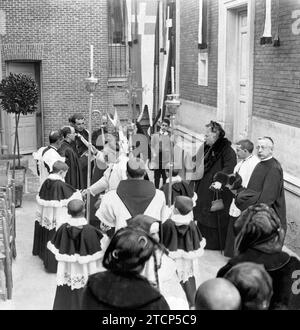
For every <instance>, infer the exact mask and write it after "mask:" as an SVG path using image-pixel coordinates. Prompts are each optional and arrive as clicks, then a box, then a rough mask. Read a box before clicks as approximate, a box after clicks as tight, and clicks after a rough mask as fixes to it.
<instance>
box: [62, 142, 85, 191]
mask: <svg viewBox="0 0 300 330" xmlns="http://www.w3.org/2000/svg"><path fill="white" fill-rule="evenodd" d="M58 153H59V154H60V155H61V156H62V157H66V164H67V165H68V166H69V170H68V172H67V175H66V177H65V181H66V182H67V183H69V184H70V185H71V186H72V187H74V188H75V189H83V188H84V180H83V174H82V170H81V165H80V162H79V158H78V156H77V153H76V151H75V150H74V149H73V147H72V146H71V145H70V143H68V142H67V141H63V143H62V145H61V147H60V148H59V149H58Z"/></svg>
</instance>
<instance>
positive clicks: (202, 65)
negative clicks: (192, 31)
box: [198, 52, 208, 86]
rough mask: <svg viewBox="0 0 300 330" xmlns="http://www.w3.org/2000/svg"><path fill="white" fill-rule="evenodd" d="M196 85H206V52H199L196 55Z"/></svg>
mask: <svg viewBox="0 0 300 330" xmlns="http://www.w3.org/2000/svg"><path fill="white" fill-rule="evenodd" d="M198 85H200V86H208V54H207V52H203V53H202V52H200V53H199V55H198Z"/></svg>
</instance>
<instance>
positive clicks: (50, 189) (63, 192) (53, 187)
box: [39, 179, 76, 201]
mask: <svg viewBox="0 0 300 330" xmlns="http://www.w3.org/2000/svg"><path fill="white" fill-rule="evenodd" d="M75 192H76V189H74V188H73V187H72V186H71V185H69V184H68V183H66V182H63V181H62V180H52V179H46V180H45V181H44V183H43V184H42V186H41V189H40V191H39V198H40V199H42V200H44V201H61V200H66V199H69V198H70V197H71V196H72V195H73V194H74V193H75Z"/></svg>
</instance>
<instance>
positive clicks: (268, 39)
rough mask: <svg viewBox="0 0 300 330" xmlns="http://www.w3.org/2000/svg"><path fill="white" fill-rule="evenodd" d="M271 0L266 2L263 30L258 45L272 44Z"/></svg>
mask: <svg viewBox="0 0 300 330" xmlns="http://www.w3.org/2000/svg"><path fill="white" fill-rule="evenodd" d="M271 14H272V0H266V16H265V28H264V33H263V36H262V37H261V38H260V44H261V45H264V44H271V43H272V15H271Z"/></svg>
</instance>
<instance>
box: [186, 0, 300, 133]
mask: <svg viewBox="0 0 300 330" xmlns="http://www.w3.org/2000/svg"><path fill="white" fill-rule="evenodd" d="M274 4H275V1H274V2H273V6H272V26H273V29H272V34H273V37H274V36H275V32H276V31H275V23H276V20H277V12H276V6H275V5H274ZM279 4H280V9H279V13H280V14H279V37H280V42H281V45H280V47H273V45H260V37H261V36H262V34H263V30H264V19H265V0H256V1H255V42H254V44H255V46H254V76H253V84H254V90H253V115H254V116H258V117H260V118H264V119H268V120H272V121H275V122H279V123H283V124H287V125H291V126H296V127H300V111H299V105H300V66H299V63H300V34H299V35H296V34H294V33H293V32H292V24H293V23H295V21H296V19H295V18H294V19H293V18H292V13H293V11H295V10H300V3H299V1H297V0H280V1H279ZM198 6H199V1H197V0H187V1H186V0H181V1H180V25H181V27H180V34H181V35H180V96H181V98H183V99H185V100H188V101H193V102H197V103H201V104H205V105H209V106H212V107H217V88H218V86H217V71H218V15H219V13H218V10H219V8H218V1H217V0H208V86H207V87H204V86H199V85H198V64H197V63H198V53H199V50H198V48H197V39H198V21H199V17H198V10H199V7H198ZM298 17H299V16H298ZM299 30H300V27H299Z"/></svg>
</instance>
